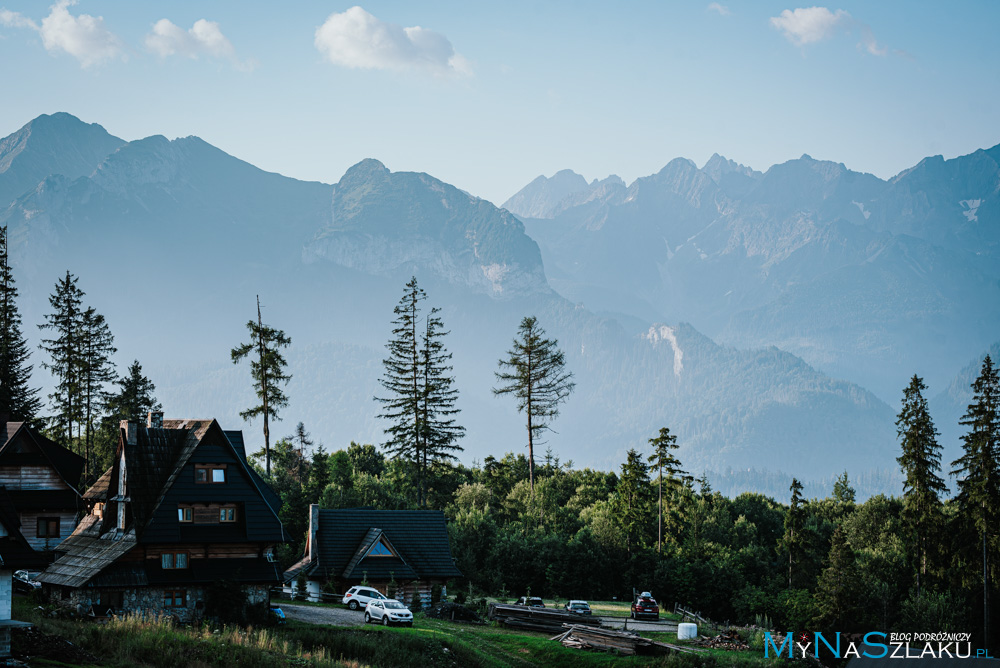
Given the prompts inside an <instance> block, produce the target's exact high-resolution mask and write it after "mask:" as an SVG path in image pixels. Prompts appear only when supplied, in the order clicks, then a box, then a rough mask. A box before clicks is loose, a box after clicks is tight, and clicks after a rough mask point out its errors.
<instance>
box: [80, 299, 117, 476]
mask: <svg viewBox="0 0 1000 668" xmlns="http://www.w3.org/2000/svg"><path fill="white" fill-rule="evenodd" d="M79 338H80V406H81V409H82V411H81V412H82V417H83V425H84V430H85V435H84V459H85V462H86V463H85V464H84V475H85V476H86V477H87V478H89V477H90V473H91V454H92V445H93V432H94V422H95V420H96V418H97V415H98V414H99V412H101V411H102V410H103V408H104V406H105V405H106V404H107V401H108V399H109V395H108V393H107V392H105V390H104V386H105V384H107V383H109V382H111V381H113V380H115V378H116V377H117V374H116V373H115V366H114V363H113V362H112V361H111V356H112V355H114V354H115V353H116V352H117V348H115V346H114V340H115V338H114V336H112V334H111V329H110V328H109V327H108V323H107V322H106V321H105V319H104V316H103V315H101V314H99V313H97V311H95V310H94V309H93V308H88V309H86V310H84V311H83V313H82V315H81V317H80V334H79Z"/></svg>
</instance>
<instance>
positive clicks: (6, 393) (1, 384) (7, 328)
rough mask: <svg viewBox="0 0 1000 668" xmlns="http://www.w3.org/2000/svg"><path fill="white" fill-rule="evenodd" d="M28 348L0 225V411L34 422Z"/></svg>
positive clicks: (35, 399)
mask: <svg viewBox="0 0 1000 668" xmlns="http://www.w3.org/2000/svg"><path fill="white" fill-rule="evenodd" d="M30 356H31V351H30V349H29V348H28V341H27V339H25V337H24V336H23V334H22V333H21V313H20V312H19V311H18V308H17V288H16V287H15V285H14V273H13V271H11V268H10V260H9V257H8V254H7V226H6V225H5V226H3V227H0V412H4V413H6V414H7V417H8V418H9V419H11V420H20V421H24V422H34V421H35V419H36V418H37V417H38V411H40V410H41V408H42V401H41V399H39V398H38V389H37V388H33V387H31V386H30V385H29V383H30V380H31V365H30V364H28V358H29V357H30Z"/></svg>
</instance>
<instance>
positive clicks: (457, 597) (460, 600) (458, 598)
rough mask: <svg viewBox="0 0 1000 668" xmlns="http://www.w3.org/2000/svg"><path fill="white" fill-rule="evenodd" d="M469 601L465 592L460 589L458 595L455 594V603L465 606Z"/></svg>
mask: <svg viewBox="0 0 1000 668" xmlns="http://www.w3.org/2000/svg"><path fill="white" fill-rule="evenodd" d="M467 600H468V597H467V596H466V595H465V590H464V589H459V590H458V593H457V594H455V603H458V604H464V603H465V602H466V601H467Z"/></svg>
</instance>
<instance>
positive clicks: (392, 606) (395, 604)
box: [385, 601, 406, 610]
mask: <svg viewBox="0 0 1000 668" xmlns="http://www.w3.org/2000/svg"><path fill="white" fill-rule="evenodd" d="M385 607H386V608H388V609H389V610H404V609H405V608H406V606H405V605H403V604H402V603H400V602H399V601H386V602H385Z"/></svg>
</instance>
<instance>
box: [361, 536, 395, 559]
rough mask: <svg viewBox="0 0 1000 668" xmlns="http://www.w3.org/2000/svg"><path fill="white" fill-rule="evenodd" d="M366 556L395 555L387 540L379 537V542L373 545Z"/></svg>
mask: <svg viewBox="0 0 1000 668" xmlns="http://www.w3.org/2000/svg"><path fill="white" fill-rule="evenodd" d="M365 556H366V557H394V556H396V555H394V554H393V553H392V550H390V549H389V548H388V547H387V546H386V544H385V542H384V541H383V540H382V539H381V538H379V540H378V542H377V543H375V544H374V545H372V548H371V549H370V550H368V554H366V555H365Z"/></svg>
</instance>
